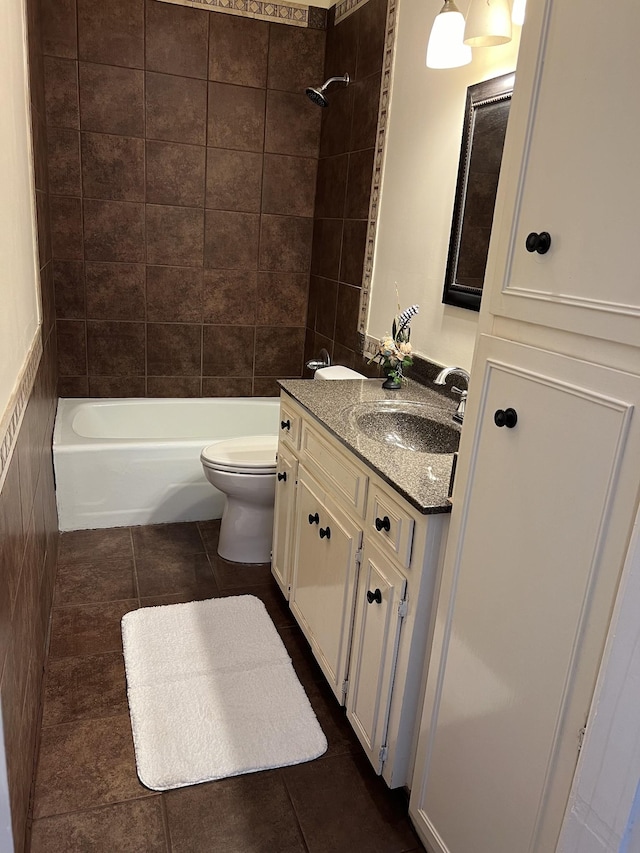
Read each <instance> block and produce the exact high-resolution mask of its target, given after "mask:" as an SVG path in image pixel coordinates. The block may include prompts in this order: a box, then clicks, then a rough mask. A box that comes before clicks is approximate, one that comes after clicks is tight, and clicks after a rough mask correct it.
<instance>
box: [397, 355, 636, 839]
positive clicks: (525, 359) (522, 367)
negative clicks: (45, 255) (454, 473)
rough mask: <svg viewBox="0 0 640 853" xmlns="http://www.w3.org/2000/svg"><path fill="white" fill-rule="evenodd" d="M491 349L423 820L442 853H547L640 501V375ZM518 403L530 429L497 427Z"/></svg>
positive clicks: (455, 567) (433, 693) (444, 617)
mask: <svg viewBox="0 0 640 853" xmlns="http://www.w3.org/2000/svg"><path fill="white" fill-rule="evenodd" d="M483 349H484V350H485V352H486V355H487V357H486V360H485V361H484V364H485V375H484V382H483V384H482V387H481V386H480V385H477V386H476V387H477V389H478V393H479V394H480V398H479V399H478V400H477V401H474V403H475V409H474V413H473V417H472V420H473V418H475V434H474V436H473V437H472V441H473V445H472V447H471V449H470V450H469V447H466V448H465V453H466V454H469V456H470V464H469V469H468V470H469V474H468V480H467V481H466V492H465V494H464V496H463V497H461V498H458V496H457V493H456V496H454V513H455V512H456V508H457V509H458V511H459V512H460V516H459V521H458V522H457V523H458V525H459V532H458V534H457V536H456V541H457V542H458V543H459V544H458V547H457V550H456V551H455V553H454V555H453V556H452V555H451V554H448V555H447V566H446V569H445V571H446V572H447V573H448V581H447V582H445V583H443V589H446V592H445V593H444V594H443V596H442V597H441V601H440V603H439V609H438V620H437V628H436V634H437V635H439V636H438V637H437V642H436V643H434V649H435V648H436V646H437V647H438V655H439V665H438V662H436V665H435V667H434V660H433V659H432V664H431V668H430V674H429V685H428V689H427V703H426V706H425V708H426V709H427V710H426V711H425V720H423V726H424V728H425V729H426V731H427V734H426V737H423V738H422V739H421V747H420V749H422V750H424V751H425V756H426V761H425V767H424V771H423V776H422V784H421V785H419V786H418V787H417V789H416V790H415V792H412V810H413V811H414V813H417V814H418V815H419V819H421V820H423V821H424V823H425V824H426V827H427V835H428V837H429V839H430V841H432V842H433V843H434V845H435V847H436V849H437V850H447V851H450V853H473V851H477V850H483V851H484V850H491V853H514V851H522V852H523V853H525V851H530V850H531V851H532V850H540V851H542V850H544V851H546V850H551V849H554V847H552V846H551V844H550V843H549V839H552V838H555V837H557V831H558V830H559V826H560V820H561V818H562V814H563V811H564V806H565V803H566V797H567V795H568V791H569V786H570V783H571V778H572V774H573V769H574V766H575V760H576V758H577V746H578V732H579V729H580V727H581V726H582V725H583V724H584V721H585V719H586V714H587V711H588V707H589V701H590V696H591V692H592V690H593V684H594V682H595V677H596V674H597V670H598V665H599V660H600V654H601V650H602V647H603V645H604V639H605V636H606V626H607V622H608V618H609V614H610V608H611V606H612V602H613V598H614V595H615V589H616V583H617V578H618V574H619V571H620V567H621V564H622V560H623V558H624V553H625V548H626V541H627V537H628V531H629V530H630V526H631V523H632V517H633V509H634V505H635V501H636V499H637V495H636V492H637V483H636V482H635V479H636V478H635V475H632V476H631V477H629V473H630V472H632V467H631V466H633V467H635V468H636V470H637V464H638V453H639V442H638V424H637V417H636V416H635V414H634V411H633V406H632V405H630V404H628V403H626V402H625V401H624V394H625V392H626V393H628V394H629V397H628V399H634V397H636V398H637V395H638V391H639V390H640V389H639V388H638V385H639V384H640V380H639V379H638V378H637V377H636V378H634V377H629V376H626V375H624V374H620V373H616V372H615V371H611V370H607V369H605V368H596V367H595V366H592V365H587V364H585V363H583V362H575V361H574V360H572V359H568V358H564V357H562V356H554V355H552V354H550V353H543V352H542V351H538V350H534V349H531V348H528V347H522V346H518V345H514V344H510V343H507V342H504V341H492V340H491V339H486V338H485V339H483V341H482V346H481V351H480V356H481V357H480V358H478V359H477V362H476V363H477V364H482V363H483V359H482V354H483V353H482V350H483ZM505 356H509V359H507V358H505ZM617 395H620V396H617ZM507 407H513V408H514V409H515V410H516V412H517V424H516V426H515V427H514V428H512V429H509V428H507V427H502V428H498V427H497V426H496V424H495V423H494V413H495V412H496V411H497V410H499V409H502V410H504V409H506V408H507ZM571 425H572V426H573V429H571V430H569V429H567V427H569V426H571ZM467 426H468V428H473V427H472V424H468V425H467ZM559 436H564V440H559ZM567 436H569V438H568V439H567ZM461 450H462V448H461ZM630 498H631V500H629V499H630ZM456 501H457V503H456ZM614 507H615V508H621V507H623V508H624V511H623V512H622V513H620V512H616V530H615V531H614V530H613V528H612V527H611V519H612V517H613V513H614ZM452 524H453V518H452ZM621 531H622V534H623V535H620V532H621ZM438 670H439V672H438ZM549 810H551V812H553V817H552V818H550V817H549V814H548V812H549ZM549 813H550V812H549ZM461 816H464V817H463V818H462V817H461ZM545 821H546V823H545ZM549 827H551V829H550V828H549ZM544 833H547V835H546V838H547V841H546V842H544V843H543V841H542V840H541V839H542V838H543V835H544Z"/></svg>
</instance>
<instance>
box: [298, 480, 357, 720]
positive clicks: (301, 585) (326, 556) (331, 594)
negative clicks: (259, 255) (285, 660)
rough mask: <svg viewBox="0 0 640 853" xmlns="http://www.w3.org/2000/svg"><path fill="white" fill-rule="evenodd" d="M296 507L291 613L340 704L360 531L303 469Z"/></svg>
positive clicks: (299, 481)
mask: <svg viewBox="0 0 640 853" xmlns="http://www.w3.org/2000/svg"><path fill="white" fill-rule="evenodd" d="M297 503H298V506H297V511H296V555H295V569H294V576H293V584H292V587H291V610H292V611H293V613H294V615H295V617H296V619H297V620H298V624H299V625H300V627H301V628H302V631H303V633H304V635H305V636H306V638H307V639H308V640H309V643H310V644H311V649H312V651H313V653H314V655H315V657H316V660H317V661H318V663H319V664H320V667H321V669H322V671H323V672H324V674H325V676H326V678H327V680H328V682H329V684H330V686H331V689H332V690H333V692H334V693H335V695H336V696H337V697H338V699H339V700H340V702H341V703H342V702H343V701H344V699H343V688H344V682H345V679H346V673H347V664H348V655H349V644H350V641H351V628H352V624H353V601H354V595H355V588H356V580H357V572H358V563H357V557H358V554H357V552H358V549H359V548H360V544H361V542H362V530H361V529H360V528H359V527H358V526H357V525H356V524H355V523H354V522H353V521H352V520H351V519H350V518H349V516H348V515H346V514H345V513H344V512H343V510H341V509H340V508H339V507H338V506H337V505H336V504H335V502H333V501H331V499H330V498H329V497H328V495H327V494H326V492H325V491H324V489H323V488H322V487H321V486H320V485H319V484H318V483H316V482H315V480H314V479H313V478H312V477H311V476H310V475H309V474H308V473H307V472H306V471H305V470H304V469H303V468H300V472H299V478H298V502H297Z"/></svg>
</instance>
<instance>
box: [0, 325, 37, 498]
mask: <svg viewBox="0 0 640 853" xmlns="http://www.w3.org/2000/svg"><path fill="white" fill-rule="evenodd" d="M41 358H42V327H38V331H37V332H36V335H35V338H34V339H33V343H32V344H31V350H30V351H29V354H28V355H27V357H26V359H25V362H24V365H23V366H22V375H21V376H20V377H19V379H18V383H17V387H16V390H15V391H14V392H13V394H12V395H11V397H10V399H9V402H8V404H7V408H6V411H5V413H4V417H3V418H2V421H1V422H0V491H1V490H2V486H3V485H4V480H5V477H6V474H7V469H8V468H9V462H11V457H12V455H13V449H14V447H15V445H16V441H17V438H18V433H19V432H20V424H21V423H22V418H23V416H24V413H25V409H26V408H27V403H28V402H29V397H30V396H31V391H32V390H33V383H34V382H35V379H36V373H37V372H38V365H39V364H40V359H41Z"/></svg>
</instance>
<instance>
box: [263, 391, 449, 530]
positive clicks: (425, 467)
mask: <svg viewBox="0 0 640 853" xmlns="http://www.w3.org/2000/svg"><path fill="white" fill-rule="evenodd" d="M279 385H280V387H281V388H282V390H283V391H284V392H285V393H286V394H288V395H289V396H290V397H292V398H293V399H294V400H295V401H296V402H297V403H299V404H300V405H301V406H302V407H303V408H304V409H306V410H307V411H308V412H309V413H310V414H311V415H313V416H314V417H315V418H317V420H318V421H319V422H320V423H321V424H322V425H323V426H325V427H326V428H327V429H328V430H329V432H330V433H332V434H333V435H334V436H335V437H336V438H337V439H338V440H339V441H340V442H342V444H344V446H345V447H347V448H348V449H349V450H350V451H351V452H352V453H354V454H355V455H356V456H358V457H359V458H360V459H362V461H363V462H366V463H367V465H369V466H370V467H371V468H373V470H374V471H375V472H376V473H377V474H379V476H380V477H382V479H383V480H385V481H386V482H387V483H389V485H390V486H392V487H393V488H394V489H395V490H396V491H397V492H399V493H400V494H401V495H402V497H404V498H405V499H406V500H407V501H408V502H409V503H410V504H411V505H412V506H414V507H415V508H416V509H418V510H419V511H420V512H421V513H423V514H425V515H426V514H432V513H439V512H450V511H451V504H450V502H449V500H448V498H447V494H448V491H449V480H450V478H451V466H452V464H453V452H446V453H429V452H424V451H422V450H406V449H403V448H400V447H396V446H395V445H390V444H388V443H386V442H384V441H383V439H382V437H383V435H384V430H383V429H380V428H379V426H380V424H379V423H378V425H377V426H376V428H375V429H374V427H373V424H372V423H368V422H367V416H368V415H369V414H370V413H371V412H372V411H373V409H374V406H373V405H372V404H376V403H379V402H380V401H388V405H390V406H391V408H392V409H394V408H398V409H399V410H401V411H404V412H406V413H409V414H411V413H412V410H413V409H414V408H417V406H416V404H420V403H421V404H426V405H427V406H428V407H429V411H428V413H427V414H428V416H429V417H430V418H431V419H433V421H434V422H435V423H434V424H433V425H432V426H428V427H427V429H425V428H424V422H423V421H413V420H412V419H411V418H410V419H409V420H410V421H412V423H415V424H418V431H419V433H420V435H418V434H417V432H416V438H417V439H419V440H421V441H423V442H424V441H430V440H431V439H433V440H434V441H444V446H446V445H447V444H450V442H451V435H450V431H449V429H448V428H452V429H453V430H455V431H456V432H457V433H459V432H460V427H459V425H458V424H456V423H455V421H453V420H452V417H451V416H452V415H453V413H454V412H455V410H456V408H457V404H456V402H455V401H454V400H452V399H451V398H450V397H448V396H446V395H445V394H442V393H441V392H439V391H436V390H435V389H432V388H429V387H426V386H423V385H419V384H418V383H417V382H413V381H412V380H409V381H408V383H407V384H406V385H403V387H402V388H401V389H400V390H398V391H385V390H383V388H382V381H381V380H380V379H344V380H335V381H324V382H323V381H319V380H318V381H314V380H311V379H282V380H279ZM393 404H397V407H396V406H394V405H393ZM412 404H413V405H412ZM421 412H422V413H423V414H424V408H422V409H421ZM392 418H393V414H392V413H391V414H389V415H388V416H386V419H387V420H389V419H392ZM391 422H392V421H391ZM439 424H442V430H440V429H439V428H438V425H439ZM420 427H422V428H420ZM454 443H455V436H454ZM418 444H420V441H418ZM452 450H453V447H452Z"/></svg>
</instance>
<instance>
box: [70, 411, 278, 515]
mask: <svg viewBox="0 0 640 853" xmlns="http://www.w3.org/2000/svg"><path fill="white" fill-rule="evenodd" d="M278 413H279V401H278V399H277V398H275V397H253V398H243V397H238V398H233V397H230V398H220V399H218V398H208V399H96V398H81V399H77V398H76V399H61V400H60V401H59V403H58V413H57V415H56V424H55V429H54V433H53V460H54V467H55V474H56V499H57V503H58V517H59V520H60V530H84V529H87V528H94V527H122V526H127V525H136V524H155V523H160V522H170V521H199V520H203V519H207V518H220V516H221V515H222V510H223V508H224V495H222V493H221V492H218V491H217V489H215V488H214V487H213V486H212V485H211V484H210V483H208V482H207V481H206V480H205V477H204V474H203V471H202V465H201V463H200V451H201V450H202V448H203V447H205V446H206V445H207V444H212V443H213V442H215V441H221V440H222V439H225V438H232V437H234V436H240V435H268V434H272V435H276V434H277V432H278Z"/></svg>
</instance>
